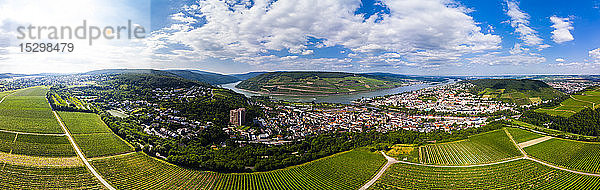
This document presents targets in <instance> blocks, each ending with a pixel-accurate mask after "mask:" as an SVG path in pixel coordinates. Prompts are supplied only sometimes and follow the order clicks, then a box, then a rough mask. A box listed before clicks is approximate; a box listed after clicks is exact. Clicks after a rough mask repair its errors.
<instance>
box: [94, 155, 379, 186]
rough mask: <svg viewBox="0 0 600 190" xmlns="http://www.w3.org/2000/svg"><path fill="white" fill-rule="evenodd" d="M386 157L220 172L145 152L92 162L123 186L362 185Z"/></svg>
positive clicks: (353, 157)
mask: <svg viewBox="0 0 600 190" xmlns="http://www.w3.org/2000/svg"><path fill="white" fill-rule="evenodd" d="M385 162H386V161H385V158H383V156H381V155H380V154H377V153H371V152H366V151H359V150H355V151H350V152H345V153H341V154H336V155H334V156H330V157H326V158H323V159H319V160H316V161H313V162H309V163H307V164H303V165H299V166H294V167H290V168H285V169H280V170H275V171H271V172H259V173H251V174H219V173H213V172H202V171H195V170H188V169H183V168H180V167H177V166H173V165H170V164H167V163H164V162H162V161H158V160H155V159H152V158H150V157H148V156H147V155H145V154H144V153H141V152H139V153H134V154H129V155H125V156H117V157H112V158H105V159H100V160H94V161H92V163H93V165H94V167H96V168H97V169H98V171H99V172H100V173H101V174H102V175H103V176H104V177H105V179H107V180H108V181H109V182H110V183H112V184H113V186H115V187H116V188H117V189H167V188H170V189H173V188H175V189H195V188H206V189H358V188H359V187H361V186H362V185H364V183H366V182H367V181H368V180H370V179H371V177H372V176H373V175H374V174H375V173H376V172H377V170H378V169H379V168H380V167H381V166H382V165H383V164H385Z"/></svg>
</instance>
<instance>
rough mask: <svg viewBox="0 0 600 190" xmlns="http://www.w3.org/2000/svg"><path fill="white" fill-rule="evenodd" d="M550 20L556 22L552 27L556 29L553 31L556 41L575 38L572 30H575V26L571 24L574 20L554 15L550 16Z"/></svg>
mask: <svg viewBox="0 0 600 190" xmlns="http://www.w3.org/2000/svg"><path fill="white" fill-rule="evenodd" d="M550 21H551V22H552V23H553V24H554V25H552V28H554V31H552V40H553V41H554V42H556V43H563V42H568V41H572V40H574V39H575V38H573V35H571V31H570V30H573V29H574V28H573V26H571V25H572V24H573V22H571V21H570V20H569V18H560V17H557V16H552V17H550Z"/></svg>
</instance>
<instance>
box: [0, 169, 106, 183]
mask: <svg viewBox="0 0 600 190" xmlns="http://www.w3.org/2000/svg"><path fill="white" fill-rule="evenodd" d="M1 165H2V167H1V168H0V181H2V183H0V189H101V188H102V186H101V185H100V184H99V183H98V182H97V181H96V179H94V177H93V176H92V174H90V173H89V172H88V170H87V169H86V168H85V167H67V168H63V167H27V166H19V165H12V164H6V163H2V164H1Z"/></svg>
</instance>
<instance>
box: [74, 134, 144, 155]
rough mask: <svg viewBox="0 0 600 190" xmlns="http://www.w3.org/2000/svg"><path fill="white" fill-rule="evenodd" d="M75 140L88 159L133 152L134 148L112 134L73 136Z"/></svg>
mask: <svg viewBox="0 0 600 190" xmlns="http://www.w3.org/2000/svg"><path fill="white" fill-rule="evenodd" d="M73 138H75V142H77V144H78V145H79V147H80V148H81V151H83V154H85V156H86V157H88V158H90V157H98V156H108V155H115V154H122V153H127V152H131V151H133V148H131V147H130V146H129V145H128V144H127V143H125V141H123V140H121V138H119V137H118V136H117V135H115V134H114V133H112V132H111V133H95V134H80V135H73Z"/></svg>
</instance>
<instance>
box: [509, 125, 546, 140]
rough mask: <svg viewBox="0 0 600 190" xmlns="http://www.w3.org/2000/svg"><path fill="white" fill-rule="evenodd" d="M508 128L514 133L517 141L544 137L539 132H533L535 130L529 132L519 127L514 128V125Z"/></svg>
mask: <svg viewBox="0 0 600 190" xmlns="http://www.w3.org/2000/svg"><path fill="white" fill-rule="evenodd" d="M506 129H507V130H508V132H509V133H510V135H512V137H513V139H514V140H515V141H516V142H517V143H522V142H527V141H530V140H533V139H537V138H540V137H543V135H540V134H537V133H533V132H529V131H526V130H523V129H519V128H512V127H508V128H506Z"/></svg>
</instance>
